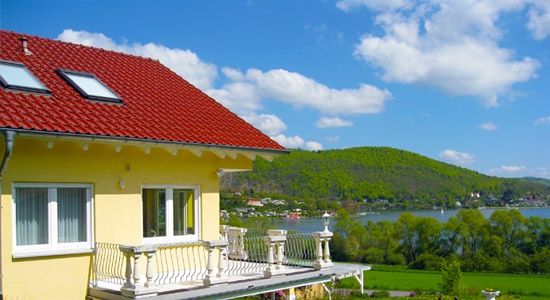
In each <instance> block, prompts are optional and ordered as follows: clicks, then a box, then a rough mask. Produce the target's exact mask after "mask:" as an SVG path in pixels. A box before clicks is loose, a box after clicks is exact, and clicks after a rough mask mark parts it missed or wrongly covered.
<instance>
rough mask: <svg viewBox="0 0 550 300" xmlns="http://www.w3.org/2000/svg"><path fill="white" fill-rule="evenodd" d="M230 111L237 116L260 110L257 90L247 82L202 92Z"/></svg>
mask: <svg viewBox="0 0 550 300" xmlns="http://www.w3.org/2000/svg"><path fill="white" fill-rule="evenodd" d="M204 92H205V93H207V94H208V95H209V96H210V97H212V98H214V99H216V100H217V101H218V102H220V103H221V104H223V106H225V107H227V108H228V109H230V110H231V111H233V112H235V113H238V114H241V115H242V114H248V113H251V112H256V111H258V110H260V109H261V108H262V104H261V101H260V100H261V97H260V95H259V93H258V89H257V88H256V86H254V85H253V84H251V83H248V82H231V83H227V84H224V85H223V86H222V87H221V88H219V89H208V90H206V91H204Z"/></svg>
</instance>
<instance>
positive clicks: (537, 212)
mask: <svg viewBox="0 0 550 300" xmlns="http://www.w3.org/2000/svg"><path fill="white" fill-rule="evenodd" d="M502 209H505V208H485V209H480V210H479V211H480V212H481V213H482V214H483V215H484V216H485V217H486V218H488V217H489V216H491V214H492V213H493V212H494V211H495V210H502ZM459 210H460V209H449V210H446V211H445V212H444V213H443V214H442V213H441V211H440V210H433V209H425V210H385V211H381V212H380V214H376V215H364V216H355V217H354V218H356V219H357V220H358V221H359V222H361V223H363V224H367V222H368V221H373V222H378V221H392V222H393V221H396V220H397V218H399V216H400V215H401V214H402V213H404V212H410V213H412V214H413V215H415V216H419V217H432V218H435V219H437V220H439V221H440V222H446V221H447V220H448V219H449V218H450V217H452V216H454V215H456V214H457V213H458V211H459ZM519 211H520V212H521V214H522V215H524V216H525V217H526V218H529V217H541V218H550V208H538V207H535V208H519ZM334 223H335V221H334V220H331V227H332V225H334ZM274 227H275V228H279V229H285V230H292V231H300V232H313V231H319V230H323V221H322V220H321V218H304V219H297V220H296V219H281V220H275V221H274Z"/></svg>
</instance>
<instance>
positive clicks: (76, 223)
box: [0, 31, 364, 299]
mask: <svg viewBox="0 0 550 300" xmlns="http://www.w3.org/2000/svg"><path fill="white" fill-rule="evenodd" d="M0 131H1V133H2V138H0V155H1V157H2V159H1V161H2V162H1V166H0V188H1V193H0V195H1V207H2V208H1V211H0V251H1V254H0V274H1V292H2V296H3V298H4V299H84V298H86V297H87V298H88V299H132V298H138V297H139V298H147V299H161V298H162V299H168V298H170V299H187V298H200V297H207V298H231V297H239V296H245V295H253V294H258V293H265V292H272V291H275V290H285V291H286V292H287V293H288V294H289V295H290V294H291V293H292V288H294V287H298V286H304V285H310V284H315V283H321V284H322V283H324V282H328V281H331V280H332V279H335V278H341V277H345V276H356V277H357V278H359V276H362V271H363V270H364V267H363V266H354V265H339V264H333V263H332V262H331V260H330V250H329V240H330V236H331V235H332V233H330V232H328V229H327V230H324V231H322V232H317V233H311V234H301V235H290V234H287V233H286V232H285V231H283V230H271V231H269V232H266V233H265V236H262V237H249V236H248V235H247V230H246V229H245V228H234V227H227V226H220V224H219V215H220V209H219V176H220V175H222V174H223V173H225V172H231V171H237V170H250V169H251V167H252V162H253V160H254V159H255V158H256V157H263V158H265V159H268V160H269V159H272V158H273V157H274V156H277V155H280V154H284V153H285V152H286V150H285V149H284V148H283V147H282V146H280V145H279V144H277V143H276V142H274V141H273V140H271V139H270V138H269V137H267V136H265V135H264V134H262V133H261V132H260V131H259V130H257V129H255V128H254V127H252V126H251V125H249V124H248V123H246V122H245V121H243V120H242V119H240V118H239V117H238V116H237V115H235V114H233V113H232V112H230V111H229V110H227V109H225V108H224V107H223V106H222V105H220V104H219V103H217V102H216V101H215V100H214V99H212V98H210V97H209V96H207V95H206V94H204V93H203V92H201V91H200V90H198V89H197V88H195V87H194V86H193V85H191V84H190V83H189V82H187V81H185V80H184V79H182V78H181V77H179V76H178V75H177V74H175V73H173V72H172V71H170V70H169V69H168V68H166V67H165V66H163V65H162V64H161V63H159V62H158V61H155V60H152V59H147V58H142V57H137V56H131V55H127V54H122V53H117V52H112V51H106V50H101V49H97V48H92V47H87V46H82V45H76V44H70V43H64V42H60V41H55V40H51V39H45V38H40V37H36V36H30V35H25V34H19V33H15V32H8V31H0ZM297 244H300V245H306V246H302V248H296V247H295V245H297ZM251 245H254V248H251ZM292 249H299V251H298V252H299V253H295V252H293V250H292ZM308 249H310V250H308ZM306 250H308V251H309V252H305V251H306ZM284 251H286V252H284ZM306 253H312V254H309V256H308V255H306ZM243 266H244V267H243ZM243 278H246V279H247V281H248V282H244V283H243V282H241V280H243ZM251 281H253V283H251ZM251 285H252V286H254V288H250V286H251Z"/></svg>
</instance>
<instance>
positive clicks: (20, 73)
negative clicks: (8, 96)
mask: <svg viewBox="0 0 550 300" xmlns="http://www.w3.org/2000/svg"><path fill="white" fill-rule="evenodd" d="M0 83H1V84H2V86H3V87H5V88H8V89H13V90H21V91H28V92H39V93H48V92H49V90H48V89H47V88H46V87H45V86H44V84H42V82H40V81H39V80H38V79H37V78H36V77H34V75H33V74H32V73H31V72H30V71H29V70H28V69H27V68H26V67H25V65H24V64H21V63H16V62H9V61H3V60H0Z"/></svg>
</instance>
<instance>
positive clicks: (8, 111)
mask: <svg viewBox="0 0 550 300" xmlns="http://www.w3.org/2000/svg"><path fill="white" fill-rule="evenodd" d="M21 36H25V37H26V38H27V39H28V47H29V49H30V50H31V51H32V53H33V54H32V55H29V56H27V55H25V54H24V53H23V51H22V49H21V44H20V43H21V42H20V40H19V38H20V37H21ZM0 59H1V60H7V61H15V62H20V63H23V64H25V65H26V66H27V68H28V69H29V70H30V71H31V72H32V73H33V74H34V75H35V76H36V77H37V78H38V79H39V80H40V81H41V82H42V83H44V85H45V86H46V87H47V88H48V89H49V90H50V91H51V95H42V94H33V93H25V92H17V91H9V90H6V89H4V88H0V127H3V128H14V129H21V128H22V129H30V130H38V131H48V132H60V133H61V132H66V133H72V134H91V135H100V136H110V137H121V138H125V137H129V138H138V139H150V140H159V141H175V142H183V143H199V144H206V145H220V146H222V145H223V146H232V147H240V148H253V149H262V150H272V151H280V150H284V148H283V147H282V146H281V145H279V144H277V143H276V142H275V141H273V140H271V139H270V138H269V137H268V136H266V135H265V134H263V133H262V132H260V131H259V130H258V129H256V128H254V127H253V126H251V125H250V124H248V123H246V122H245V121H244V120H242V119H241V118H239V117H238V116H237V115H235V114H234V113H232V112H231V111H229V110H228V109H226V108H225V107H223V106H222V105H221V104H219V103H218V102H216V101H215V100H214V99H212V98H210V97H209V96H208V95H206V94H205V93H203V92H202V91H200V90H199V89H197V88H196V87H194V86H193V85H191V84H190V83H189V82H187V81H186V80H184V79H182V78H181V77H179V76H178V75H177V74H176V73H174V72H172V71H171V70H169V69H168V68H167V67H165V66H163V65H162V64H161V63H160V62H158V61H155V60H152V59H147V58H142V57H137V56H132V55H128V54H124V53H117V52H113V51H106V50H102V49H98V48H92V47H87V46H82V45H76V44H71V43H64V42H60V41H55V40H51V39H45V38H40V37H36V36H30V35H24V34H20V33H15V32H9V31H1V30H0ZM57 69H68V70H73V71H80V72H85V73H91V74H93V75H95V76H96V77H97V78H99V79H100V80H101V81H102V82H104V83H105V84H106V85H107V86H109V88H111V89H112V90H113V91H114V92H115V93H116V94H117V95H119V96H120V97H121V98H122V104H112V103H101V102H97V101H90V100H87V99H85V98H84V97H82V96H81V95H80V94H79V93H78V92H77V91H76V90H75V89H74V88H73V87H72V86H71V85H69V84H68V83H67V82H65V80H63V79H62V78H61V76H59V74H58V73H57Z"/></svg>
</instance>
